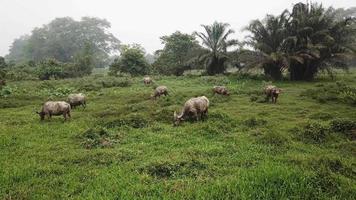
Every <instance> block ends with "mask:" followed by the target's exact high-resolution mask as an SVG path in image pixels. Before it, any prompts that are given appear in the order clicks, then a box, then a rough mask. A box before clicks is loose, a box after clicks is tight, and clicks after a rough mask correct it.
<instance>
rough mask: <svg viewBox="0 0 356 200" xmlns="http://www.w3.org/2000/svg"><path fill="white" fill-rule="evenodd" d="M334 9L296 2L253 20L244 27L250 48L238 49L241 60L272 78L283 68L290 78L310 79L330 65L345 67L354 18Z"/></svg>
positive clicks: (355, 40)
mask: <svg viewBox="0 0 356 200" xmlns="http://www.w3.org/2000/svg"><path fill="white" fill-rule="evenodd" d="M338 12H339V15H338ZM338 12H337V11H335V9H333V8H331V7H330V8H327V9H326V8H324V7H323V6H322V5H321V4H317V3H307V4H304V3H298V4H296V5H295V6H294V7H293V9H292V11H288V10H286V11H284V12H283V13H282V14H281V15H279V16H277V17H275V16H270V15H268V16H267V17H266V19H265V20H263V21H259V20H255V21H253V22H252V23H251V24H250V25H249V26H248V28H247V30H248V31H249V32H250V33H251V34H250V36H249V39H248V41H247V44H249V45H250V46H252V47H253V48H254V51H248V50H247V51H245V53H242V56H241V60H243V61H245V62H246V63H247V65H250V66H255V67H262V68H263V69H264V71H265V74H266V75H270V76H272V77H273V78H274V79H280V78H281V77H282V76H281V72H282V71H283V70H285V69H288V71H289V77H290V79H291V80H312V79H314V77H315V76H316V74H317V73H318V72H319V71H320V70H324V71H327V72H328V73H329V74H332V68H334V67H340V68H346V67H347V62H346V60H347V58H350V57H352V56H354V55H355V50H356V37H355V36H356V29H355V18H353V17H348V16H346V15H345V16H343V17H338V16H340V10H339V11H338Z"/></svg>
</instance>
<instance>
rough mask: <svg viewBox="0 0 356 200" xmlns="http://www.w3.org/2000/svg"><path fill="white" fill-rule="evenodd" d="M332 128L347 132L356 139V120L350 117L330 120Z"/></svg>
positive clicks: (346, 133) (335, 130)
mask: <svg viewBox="0 0 356 200" xmlns="http://www.w3.org/2000/svg"><path fill="white" fill-rule="evenodd" d="M330 130H331V131H334V132H339V133H343V134H345V135H346V136H347V137H349V138H350V139H352V140H355V139H356V121H353V120H350V119H335V120H332V121H331V122H330Z"/></svg>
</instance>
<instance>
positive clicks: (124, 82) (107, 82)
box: [100, 77, 132, 88]
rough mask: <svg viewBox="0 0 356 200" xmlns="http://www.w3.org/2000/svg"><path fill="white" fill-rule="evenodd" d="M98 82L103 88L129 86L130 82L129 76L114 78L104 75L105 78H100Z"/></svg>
mask: <svg viewBox="0 0 356 200" xmlns="http://www.w3.org/2000/svg"><path fill="white" fill-rule="evenodd" d="M100 82H101V84H102V86H103V87H104V88H111V87H129V86H131V84H132V83H131V81H130V79H129V78H114V77H106V78H105V79H103V80H100Z"/></svg>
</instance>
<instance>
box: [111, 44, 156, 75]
mask: <svg viewBox="0 0 356 200" xmlns="http://www.w3.org/2000/svg"><path fill="white" fill-rule="evenodd" d="M118 72H123V73H129V74H132V75H145V74H148V73H149V72H150V65H149V63H148V62H147V61H146V59H145V51H144V49H143V48H142V47H141V46H139V45H133V46H129V45H127V46H123V47H122V49H121V56H120V57H119V58H116V59H115V60H114V62H113V63H112V64H111V65H110V75H116V74H117V73H118Z"/></svg>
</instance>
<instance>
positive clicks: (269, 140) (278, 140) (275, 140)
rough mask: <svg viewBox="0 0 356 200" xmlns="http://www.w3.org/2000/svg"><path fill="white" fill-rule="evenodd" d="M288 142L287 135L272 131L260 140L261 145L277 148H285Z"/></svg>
mask: <svg viewBox="0 0 356 200" xmlns="http://www.w3.org/2000/svg"><path fill="white" fill-rule="evenodd" d="M288 141H289V140H288V138H287V137H286V136H285V135H283V134H281V133H279V132H272V131H269V132H267V133H266V134H263V135H262V136H261V137H260V138H259V142H260V143H262V144H267V145H272V146H276V147H283V146H285V145H287V143H288Z"/></svg>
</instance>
